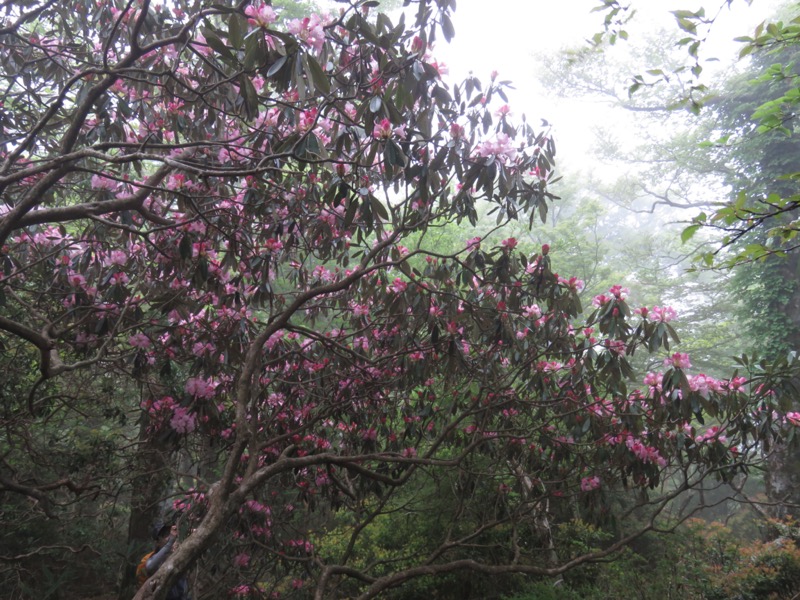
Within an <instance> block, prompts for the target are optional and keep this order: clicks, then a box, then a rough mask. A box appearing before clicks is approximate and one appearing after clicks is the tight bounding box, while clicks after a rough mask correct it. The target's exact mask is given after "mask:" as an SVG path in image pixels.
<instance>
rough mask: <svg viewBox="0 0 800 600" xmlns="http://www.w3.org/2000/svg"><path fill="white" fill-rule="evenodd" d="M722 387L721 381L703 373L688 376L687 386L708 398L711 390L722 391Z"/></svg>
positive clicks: (714, 391) (717, 392)
mask: <svg viewBox="0 0 800 600" xmlns="http://www.w3.org/2000/svg"><path fill="white" fill-rule="evenodd" d="M724 387H725V386H724V384H723V382H721V381H719V380H717V379H714V378H713V377H709V376H708V375H705V374H703V373H700V374H699V375H694V376H693V377H690V378H689V388H690V389H691V390H692V391H693V392H699V393H700V395H701V396H703V397H704V398H708V397H709V395H710V394H711V393H712V392H713V393H716V394H719V393H721V392H723V391H724Z"/></svg>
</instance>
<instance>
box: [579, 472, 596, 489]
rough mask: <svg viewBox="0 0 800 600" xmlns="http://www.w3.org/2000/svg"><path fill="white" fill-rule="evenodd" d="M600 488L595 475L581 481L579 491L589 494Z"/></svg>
mask: <svg viewBox="0 0 800 600" xmlns="http://www.w3.org/2000/svg"><path fill="white" fill-rule="evenodd" d="M599 487H600V478H599V477H598V476H597V475H593V476H592V477H584V478H583V479H581V491H583V492H591V491H592V490H596V489H597V488H599Z"/></svg>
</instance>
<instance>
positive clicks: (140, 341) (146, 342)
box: [128, 332, 151, 348]
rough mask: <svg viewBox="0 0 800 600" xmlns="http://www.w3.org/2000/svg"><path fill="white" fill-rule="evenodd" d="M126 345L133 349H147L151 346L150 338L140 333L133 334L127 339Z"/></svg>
mask: <svg viewBox="0 0 800 600" xmlns="http://www.w3.org/2000/svg"><path fill="white" fill-rule="evenodd" d="M128 343H129V344H130V345H131V346H133V347H134V348H149V347H150V344H151V342H150V338H149V337H147V336H146V335H145V334H143V333H141V332H140V333H134V334H133V335H132V336H131V337H129V338H128Z"/></svg>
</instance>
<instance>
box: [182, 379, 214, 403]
mask: <svg viewBox="0 0 800 600" xmlns="http://www.w3.org/2000/svg"><path fill="white" fill-rule="evenodd" d="M215 388H216V386H215V385H214V384H213V383H211V382H209V381H206V380H205V379H201V378H200V377H190V378H189V379H188V380H187V381H186V388H185V389H186V393H187V394H189V395H190V396H194V397H195V398H213V397H214V393H215Z"/></svg>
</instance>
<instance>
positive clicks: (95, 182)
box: [92, 175, 119, 192]
mask: <svg viewBox="0 0 800 600" xmlns="http://www.w3.org/2000/svg"><path fill="white" fill-rule="evenodd" d="M118 187H119V182H118V181H114V180H113V179H110V178H108V177H106V176H105V175H92V189H93V190H101V191H107V192H113V191H115V190H116V189H117V188H118Z"/></svg>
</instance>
